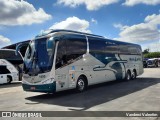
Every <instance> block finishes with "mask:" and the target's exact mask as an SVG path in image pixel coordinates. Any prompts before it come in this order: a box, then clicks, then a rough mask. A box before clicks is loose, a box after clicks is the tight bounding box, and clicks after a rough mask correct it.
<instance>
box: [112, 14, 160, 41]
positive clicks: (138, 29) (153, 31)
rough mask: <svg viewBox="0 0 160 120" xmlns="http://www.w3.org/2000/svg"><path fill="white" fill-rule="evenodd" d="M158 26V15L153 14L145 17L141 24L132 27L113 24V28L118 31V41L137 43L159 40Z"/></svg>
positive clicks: (159, 15) (159, 21)
mask: <svg viewBox="0 0 160 120" xmlns="http://www.w3.org/2000/svg"><path fill="white" fill-rule="evenodd" d="M159 25H160V14H158V15H156V14H153V15H149V16H147V17H146V18H145V20H144V22H143V23H140V24H135V25H132V26H126V25H121V24H114V27H116V28H119V29H120V33H119V36H120V37H119V38H117V39H118V40H121V41H127V42H138V43H139V42H146V41H153V40H160V32H159V28H158V26H159Z"/></svg>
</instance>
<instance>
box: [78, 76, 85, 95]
mask: <svg viewBox="0 0 160 120" xmlns="http://www.w3.org/2000/svg"><path fill="white" fill-rule="evenodd" d="M86 88H87V82H86V80H85V79H84V78H83V77H79V78H78V80H77V87H76V90H77V91H78V92H83V91H85V90H86Z"/></svg>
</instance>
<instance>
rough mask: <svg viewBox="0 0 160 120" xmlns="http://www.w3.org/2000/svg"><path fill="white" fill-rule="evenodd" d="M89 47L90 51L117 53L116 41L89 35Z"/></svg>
mask: <svg viewBox="0 0 160 120" xmlns="http://www.w3.org/2000/svg"><path fill="white" fill-rule="evenodd" d="M89 49H90V53H119V48H118V45H117V44H116V43H114V42H111V41H105V40H101V39H97V38H94V37H89Z"/></svg>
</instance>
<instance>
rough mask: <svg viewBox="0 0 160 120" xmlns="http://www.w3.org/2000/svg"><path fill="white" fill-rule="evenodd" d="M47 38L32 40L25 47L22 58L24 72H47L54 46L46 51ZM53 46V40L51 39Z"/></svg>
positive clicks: (50, 66) (49, 67) (50, 64)
mask: <svg viewBox="0 0 160 120" xmlns="http://www.w3.org/2000/svg"><path fill="white" fill-rule="evenodd" d="M47 42H48V38H41V39H37V40H34V41H32V42H31V43H30V45H29V46H28V48H27V51H26V55H25V59H24V72H25V73H29V74H38V73H43V72H48V71H50V70H51V68H52V62H53V56H54V47H52V49H51V50H50V51H47ZM52 44H53V46H54V41H53V39H52Z"/></svg>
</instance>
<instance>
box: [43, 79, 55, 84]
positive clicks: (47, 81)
mask: <svg viewBox="0 0 160 120" xmlns="http://www.w3.org/2000/svg"><path fill="white" fill-rule="evenodd" d="M53 82H54V78H50V79H47V80H45V81H42V83H43V84H49V83H53Z"/></svg>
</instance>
